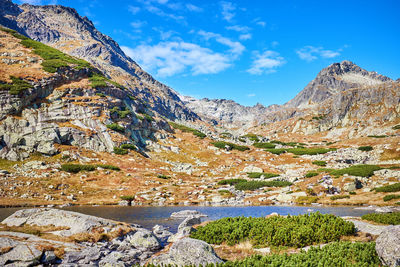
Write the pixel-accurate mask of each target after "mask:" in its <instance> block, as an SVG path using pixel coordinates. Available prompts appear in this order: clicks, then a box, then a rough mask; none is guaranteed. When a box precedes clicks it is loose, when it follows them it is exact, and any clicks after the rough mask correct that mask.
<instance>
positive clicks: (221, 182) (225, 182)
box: [218, 179, 247, 185]
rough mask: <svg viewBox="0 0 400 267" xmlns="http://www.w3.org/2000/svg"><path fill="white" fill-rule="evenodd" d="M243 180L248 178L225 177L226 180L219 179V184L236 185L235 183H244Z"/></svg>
mask: <svg viewBox="0 0 400 267" xmlns="http://www.w3.org/2000/svg"><path fill="white" fill-rule="evenodd" d="M242 182H247V180H246V179H225V180H221V181H218V184H219V185H227V184H229V185H234V184H237V183H242Z"/></svg>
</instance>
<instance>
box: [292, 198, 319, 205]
mask: <svg viewBox="0 0 400 267" xmlns="http://www.w3.org/2000/svg"><path fill="white" fill-rule="evenodd" d="M318 200H319V198H318V197H316V196H300V197H297V199H296V202H297V203H298V204H311V203H317V202H318Z"/></svg>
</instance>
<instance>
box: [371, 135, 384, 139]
mask: <svg viewBox="0 0 400 267" xmlns="http://www.w3.org/2000/svg"><path fill="white" fill-rule="evenodd" d="M368 137H371V138H385V137H388V135H368Z"/></svg>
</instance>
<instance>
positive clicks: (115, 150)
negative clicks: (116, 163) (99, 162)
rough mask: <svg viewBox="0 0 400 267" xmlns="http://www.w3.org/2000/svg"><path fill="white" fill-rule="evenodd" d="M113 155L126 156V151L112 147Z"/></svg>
mask: <svg viewBox="0 0 400 267" xmlns="http://www.w3.org/2000/svg"><path fill="white" fill-rule="evenodd" d="M114 154H117V155H126V154H128V150H126V149H124V148H121V147H114Z"/></svg>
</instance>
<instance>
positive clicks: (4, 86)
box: [0, 76, 32, 95]
mask: <svg viewBox="0 0 400 267" xmlns="http://www.w3.org/2000/svg"><path fill="white" fill-rule="evenodd" d="M10 79H11V81H12V82H11V83H0V91H8V92H9V93H10V94H11V95H19V94H20V93H21V92H23V91H25V90H27V89H29V88H32V85H31V84H29V83H28V82H26V81H24V80H22V79H20V78H17V77H14V76H10Z"/></svg>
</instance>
